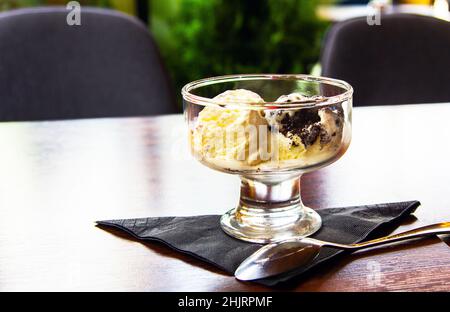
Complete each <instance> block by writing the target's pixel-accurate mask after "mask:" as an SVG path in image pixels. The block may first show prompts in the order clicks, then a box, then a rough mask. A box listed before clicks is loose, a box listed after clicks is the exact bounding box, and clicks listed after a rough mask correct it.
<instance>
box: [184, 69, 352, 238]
mask: <svg viewBox="0 0 450 312" xmlns="http://www.w3.org/2000/svg"><path fill="white" fill-rule="evenodd" d="M352 94H353V90H352V87H351V86H350V85H349V84H348V83H346V82H344V81H340V80H336V79H331V78H325V77H314V76H308V75H270V74H265V75H234V76H221V77H213V78H207V79H202V80H198V81H194V82H191V83H189V84H187V85H186V86H184V87H183V89H182V95H183V99H184V111H185V117H186V121H187V123H188V128H189V129H188V131H189V144H190V148H191V153H192V155H193V156H194V157H195V158H196V159H197V160H198V161H200V162H201V163H202V164H204V165H206V166H208V167H210V168H212V169H215V170H218V171H222V172H226V173H231V174H235V175H238V176H239V177H240V179H241V193H240V199H239V203H238V204H237V205H236V207H235V208H233V209H231V210H230V211H228V212H227V213H225V214H224V215H223V216H222V217H221V220H220V223H221V226H222V229H223V230H224V231H225V232H226V233H227V234H229V235H231V236H233V237H235V238H238V239H241V240H245V241H250V242H255V243H269V242H275V241H280V240H284V239H289V238H295V237H298V238H301V237H305V236H308V235H311V234H313V233H314V232H316V231H317V230H318V229H319V228H320V226H321V218H320V216H319V214H317V212H315V211H314V210H313V209H311V208H308V207H306V206H305V205H303V203H302V200H301V196H300V177H301V175H302V174H304V173H306V172H310V171H313V170H317V169H319V168H321V167H324V166H327V165H329V164H331V163H332V162H334V161H336V160H337V159H339V158H340V157H341V156H342V155H343V154H344V153H345V151H346V150H347V148H348V146H349V144H350V140H351V112H352Z"/></svg>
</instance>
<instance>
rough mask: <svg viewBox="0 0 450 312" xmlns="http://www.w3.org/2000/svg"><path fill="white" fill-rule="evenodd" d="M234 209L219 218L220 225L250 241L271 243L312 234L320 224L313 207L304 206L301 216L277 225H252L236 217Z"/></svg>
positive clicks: (230, 232)
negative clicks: (290, 221) (287, 222)
mask: <svg viewBox="0 0 450 312" xmlns="http://www.w3.org/2000/svg"><path fill="white" fill-rule="evenodd" d="M235 212H236V209H231V210H230V211H228V212H227V213H225V214H224V215H222V217H221V218H220V225H221V226H222V229H223V230H224V231H225V233H227V234H228V235H230V236H232V237H234V238H237V239H240V240H244V241H248V242H252V243H260V244H266V243H273V242H277V241H282V240H285V239H290V238H302V237H306V236H309V235H312V234H314V233H315V232H316V231H317V230H319V229H320V227H321V226H322V219H321V217H320V215H319V214H318V213H317V212H315V211H314V210H313V209H311V208H308V207H304V213H303V215H302V217H301V218H299V219H298V220H296V221H295V222H292V223H291V224H288V225H283V226H277V227H273V226H272V227H252V226H249V225H246V224H244V223H242V222H240V221H239V220H238V219H237V218H236V213H235Z"/></svg>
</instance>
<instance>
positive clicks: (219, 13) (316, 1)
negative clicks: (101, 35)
mask: <svg viewBox="0 0 450 312" xmlns="http://www.w3.org/2000/svg"><path fill="white" fill-rule="evenodd" d="M67 2H68V1H63V0H0V10H1V11H6V10H11V9H16V8H23V7H32V6H45V5H66V4H67ZM369 2H371V3H370V4H372V5H375V6H380V5H381V6H383V5H386V4H389V5H404V7H407V8H409V9H408V10H409V11H413V12H416V13H423V14H437V13H436V9H435V6H436V5H440V7H441V10H442V6H443V3H444V2H445V3H448V2H447V0H436V1H435V0H403V1H401V0H398V1H395V0H390V1H389V0H385V1H383V0H378V1H361V0H246V1H243V0H143V1H142V0H80V1H79V3H80V4H81V5H82V6H83V5H84V6H94V7H104V8H111V9H115V10H119V11H122V12H125V13H127V14H130V15H133V16H136V17H138V18H139V19H141V20H142V21H143V22H144V23H145V24H146V25H147V26H148V29H149V30H150V32H151V33H152V34H153V36H154V38H155V40H156V42H157V44H158V46H159V49H160V52H161V54H162V56H163V59H164V61H165V64H166V66H167V68H168V70H169V73H170V75H171V78H172V81H173V85H174V88H175V90H180V88H181V87H182V86H183V85H184V84H185V83H187V82H189V81H192V80H196V79H200V78H203V77H208V76H214V75H225V74H236V73H263V72H266V73H269V72H270V73H313V74H320V64H319V58H320V50H321V43H322V42H323V39H324V35H325V33H326V30H327V29H328V27H329V26H330V25H332V24H333V23H335V22H338V21H342V20H345V19H349V18H352V17H357V16H365V15H367V10H368V4H369ZM445 3H444V10H447V11H448V6H447V9H445Z"/></svg>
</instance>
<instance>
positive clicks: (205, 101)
mask: <svg viewBox="0 0 450 312" xmlns="http://www.w3.org/2000/svg"><path fill="white" fill-rule="evenodd" d="M245 80H303V81H311V82H318V83H328V84H330V85H334V86H338V87H341V88H343V89H344V90H345V91H344V92H343V93H341V94H337V95H333V96H326V97H322V98H320V99H316V100H314V99H311V100H304V101H295V102H289V103H277V102H264V103H254V102H253V103H252V102H237V101H235V102H233V103H229V102H228V103H227V102H221V101H217V100H214V99H212V98H207V97H203V96H199V95H195V94H192V93H191V91H192V90H195V89H198V88H201V87H205V86H209V85H213V84H219V83H224V82H233V81H245ZM181 94H182V96H183V99H184V100H187V101H189V102H191V103H193V104H198V105H203V106H217V105H219V106H225V107H227V106H236V105H238V106H239V107H244V108H249V109H258V108H259V109H268V108H269V109H278V108H280V109H283V108H304V107H316V106H325V105H330V104H336V103H341V102H343V101H345V100H348V99H350V98H351V96H352V95H353V88H352V86H351V85H350V84H349V83H347V82H345V81H343V80H339V79H334V78H328V77H322V76H314V75H304V74H242V75H225V76H215V77H210V78H204V79H199V80H195V81H192V82H190V83H188V84H186V85H185V86H184V87H183V88H182V89H181Z"/></svg>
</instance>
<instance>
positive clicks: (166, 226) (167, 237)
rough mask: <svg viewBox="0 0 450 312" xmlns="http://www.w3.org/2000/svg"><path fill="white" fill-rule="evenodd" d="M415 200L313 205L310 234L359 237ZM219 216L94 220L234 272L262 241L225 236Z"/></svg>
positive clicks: (340, 239) (343, 239)
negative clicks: (316, 219)
mask: <svg viewBox="0 0 450 312" xmlns="http://www.w3.org/2000/svg"><path fill="white" fill-rule="evenodd" d="M419 205H420V203H419V202H418V201H408V202H399V203H388V204H378V205H367V206H355V207H345V208H327V209H318V210H317V212H318V213H319V214H320V216H321V217H322V222H323V225H322V228H321V229H320V230H319V231H318V232H317V233H315V234H314V235H312V236H311V237H314V238H317V239H320V240H325V241H331V242H337V243H344V244H350V243H357V242H361V241H363V240H364V239H365V238H366V237H367V236H368V235H369V234H371V233H372V232H374V231H375V230H377V229H380V227H382V226H384V225H387V224H394V225H396V224H397V225H398V224H399V223H400V222H399V221H400V219H401V218H402V217H403V216H406V215H409V214H410V213H412V212H413V211H414V210H415V209H416V208H417V207H418V206H419ZM219 219H220V216H219V215H205V216H192V217H158V218H141V219H125V220H108V221H97V224H98V225H100V226H108V227H114V228H117V229H120V230H123V231H125V232H128V233H129V234H131V235H132V236H133V237H135V238H136V239H138V240H143V241H158V242H161V243H163V244H166V245H167V246H169V247H170V248H172V249H174V250H176V251H179V252H181V253H185V254H188V255H191V256H193V257H195V258H198V259H199V260H202V261H205V262H208V263H210V264H212V265H214V266H216V267H218V268H220V269H222V270H224V271H226V272H228V273H230V274H234V271H235V270H236V269H237V267H238V266H239V264H240V263H241V262H242V261H243V260H244V259H245V258H247V257H248V256H250V255H251V254H252V253H253V252H255V251H256V250H257V249H258V248H260V247H261V246H262V245H259V244H252V243H248V242H244V241H240V240H237V239H235V238H232V237H230V236H228V235H227V234H225V233H224V232H223V231H222V229H221V228H220V224H219ZM341 252H342V251H341V250H337V249H332V248H323V249H322V251H321V252H320V254H319V256H318V257H317V258H316V259H315V260H314V262H312V263H311V265H309V266H308V267H307V268H302V269H299V270H294V271H291V272H287V273H283V274H281V275H278V276H275V277H270V278H266V279H261V280H259V281H258V282H259V283H261V284H264V285H267V286H274V285H276V284H278V283H281V282H287V281H289V280H291V279H293V278H295V277H297V276H299V275H300V274H303V273H305V272H306V271H309V270H310V269H311V268H313V267H315V266H316V265H318V264H320V263H322V262H324V261H327V260H329V259H331V258H333V257H334V256H336V255H338V254H339V253H341Z"/></svg>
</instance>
